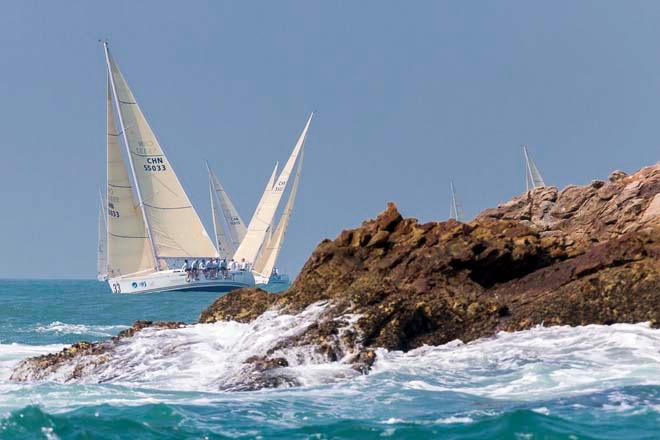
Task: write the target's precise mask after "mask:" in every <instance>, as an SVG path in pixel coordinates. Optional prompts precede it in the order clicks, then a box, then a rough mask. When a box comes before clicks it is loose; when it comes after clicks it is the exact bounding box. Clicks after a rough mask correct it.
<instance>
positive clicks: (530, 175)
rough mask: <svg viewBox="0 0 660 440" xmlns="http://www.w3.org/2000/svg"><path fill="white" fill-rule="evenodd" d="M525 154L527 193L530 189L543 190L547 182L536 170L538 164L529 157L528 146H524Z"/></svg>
mask: <svg viewBox="0 0 660 440" xmlns="http://www.w3.org/2000/svg"><path fill="white" fill-rule="evenodd" d="M523 154H524V155H525V192H527V191H529V190H530V189H535V188H542V187H544V186H546V185H545V182H544V181H543V177H541V173H540V172H539V169H538V168H536V164H535V163H534V161H533V160H532V158H531V157H530V156H529V152H528V151H527V145H523Z"/></svg>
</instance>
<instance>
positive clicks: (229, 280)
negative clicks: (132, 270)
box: [108, 270, 255, 295]
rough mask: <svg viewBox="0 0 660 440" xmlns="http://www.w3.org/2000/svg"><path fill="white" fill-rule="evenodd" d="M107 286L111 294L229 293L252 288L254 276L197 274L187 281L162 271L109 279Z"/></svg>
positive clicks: (181, 274)
mask: <svg viewBox="0 0 660 440" xmlns="http://www.w3.org/2000/svg"><path fill="white" fill-rule="evenodd" d="M108 285H109V286H110V289H111V290H112V292H113V293H117V294H128V295H130V294H141V293H158V292H170V291H205V292H230V291H232V290H236V289H240V288H243V287H254V286H255V281H254V276H253V275H252V274H251V273H250V272H246V271H237V272H229V273H228V274H227V276H226V277H217V278H210V279H207V278H206V277H205V276H204V275H203V274H201V273H200V274H199V277H198V279H191V280H188V277H187V274H186V272H184V271H181V270H164V271H160V272H155V273H151V274H147V275H139V276H131V275H127V276H123V277H120V278H109V279H108Z"/></svg>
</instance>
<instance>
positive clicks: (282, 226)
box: [252, 150, 305, 287]
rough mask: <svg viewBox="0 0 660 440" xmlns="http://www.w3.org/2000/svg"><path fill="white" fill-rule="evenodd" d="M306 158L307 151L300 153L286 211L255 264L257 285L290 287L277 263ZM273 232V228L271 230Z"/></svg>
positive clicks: (254, 271) (254, 272) (286, 277)
mask: <svg viewBox="0 0 660 440" xmlns="http://www.w3.org/2000/svg"><path fill="white" fill-rule="evenodd" d="M304 157H305V151H304V150H303V151H301V152H300V158H299V160H298V167H297V168H296V176H295V178H294V180H293V186H292V188H291V192H290V193H289V198H288V200H287V202H286V205H285V206H284V211H283V212H282V216H281V218H280V221H279V223H278V224H277V228H276V229H275V232H273V233H272V234H269V237H268V240H267V241H266V242H265V244H264V246H263V248H262V250H261V252H260V253H259V256H258V257H257V261H255V263H254V267H253V269H252V272H253V274H254V278H255V281H256V283H257V285H260V284H264V285H270V287H274V284H281V285H288V284H289V277H288V276H287V275H284V274H279V273H277V271H276V269H275V264H276V262H277V257H278V256H279V254H280V250H281V249H282V243H283V242H284V235H285V233H286V229H287V227H288V226H289V220H290V219H291V214H292V213H293V205H294V203H295V200H296V194H297V193H298V185H299V184H300V174H301V172H302V165H303V159H304ZM270 230H271V231H272V228H271V229H270Z"/></svg>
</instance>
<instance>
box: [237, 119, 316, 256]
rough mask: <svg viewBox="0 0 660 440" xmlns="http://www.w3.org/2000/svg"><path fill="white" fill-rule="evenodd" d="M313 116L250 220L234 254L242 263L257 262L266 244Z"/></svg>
mask: <svg viewBox="0 0 660 440" xmlns="http://www.w3.org/2000/svg"><path fill="white" fill-rule="evenodd" d="M313 116H314V114H313V113H312V114H311V115H310V116H309V119H308V120H307V123H306V124H305V128H304V129H303V131H302V133H301V134H300V137H299V138H298V142H296V146H295V147H294V148H293V151H292V152H291V156H289V159H288V160H287V162H286V164H285V165H284V167H283V168H282V172H281V173H280V175H279V177H278V178H277V180H276V181H275V183H274V184H273V185H272V187H271V188H266V190H265V191H264V193H263V195H262V196H261V200H260V201H259V204H258V205H257V209H256V210H255V212H254V215H253V216H252V220H250V224H249V226H248V229H247V234H246V235H245V239H244V240H243V241H242V242H241V244H240V246H239V247H238V249H237V250H236V253H235V254H234V259H235V260H237V261H241V260H243V259H245V261H247V262H251V263H254V262H255V261H256V258H257V255H258V254H259V250H260V249H261V247H262V246H263V244H264V241H265V239H266V236H267V234H268V230H269V228H270V227H271V224H272V222H273V218H274V217H275V213H276V211H277V207H278V205H279V203H280V200H281V199H282V195H283V194H284V190H285V189H286V185H287V182H288V181H289V177H290V176H291V173H292V171H293V167H294V166H295V164H296V161H297V159H298V155H299V154H300V151H301V150H302V148H303V146H304V144H305V138H306V137H307V131H308V129H309V125H310V123H311V122H312V117H313Z"/></svg>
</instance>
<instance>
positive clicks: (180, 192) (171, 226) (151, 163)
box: [106, 46, 218, 268]
mask: <svg viewBox="0 0 660 440" xmlns="http://www.w3.org/2000/svg"><path fill="white" fill-rule="evenodd" d="M106 59H107V62H108V70H109V73H110V76H111V81H112V85H113V92H114V97H115V104H116V106H117V112H118V115H119V120H120V125H121V129H122V132H121V134H122V137H123V139H124V143H125V144H126V148H127V150H128V156H129V161H130V165H131V171H132V173H133V178H134V181H135V188H136V192H137V194H138V199H139V204H138V206H139V209H140V211H141V213H142V217H143V219H144V224H145V226H146V230H147V236H148V237H149V243H150V245H151V247H152V253H153V255H154V259H155V260H156V262H155V264H156V267H161V268H162V267H164V266H165V263H164V260H163V259H164V258H167V257H174V258H176V257H179V258H182V257H215V256H217V255H218V253H217V250H216V249H215V246H214V245H213V243H212V241H211V239H210V237H209V235H208V233H207V232H206V230H205V229H204V226H203V224H202V222H201V220H200V218H199V216H198V215H197V212H196V211H195V209H194V207H193V206H192V204H191V203H190V200H189V198H188V196H187V194H186V193H185V191H184V189H183V187H182V186H181V183H180V182H179V179H178V177H177V176H176V174H175V173H174V170H173V168H172V165H171V163H170V162H169V161H168V159H167V157H166V156H165V154H164V152H163V150H162V148H161V146H160V144H159V142H158V140H157V138H156V136H155V134H154V132H153V130H152V129H151V127H150V126H149V123H148V122H147V120H146V118H145V117H144V114H143V113H142V111H141V110H140V107H139V105H138V104H137V100H136V99H135V97H134V95H133V92H132V91H131V89H130V88H129V86H128V83H127V82H126V80H125V79H124V77H123V75H122V73H121V72H120V71H119V68H118V67H117V65H116V64H115V62H114V60H113V59H112V58H111V57H110V54H109V52H108V50H107V46H106Z"/></svg>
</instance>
